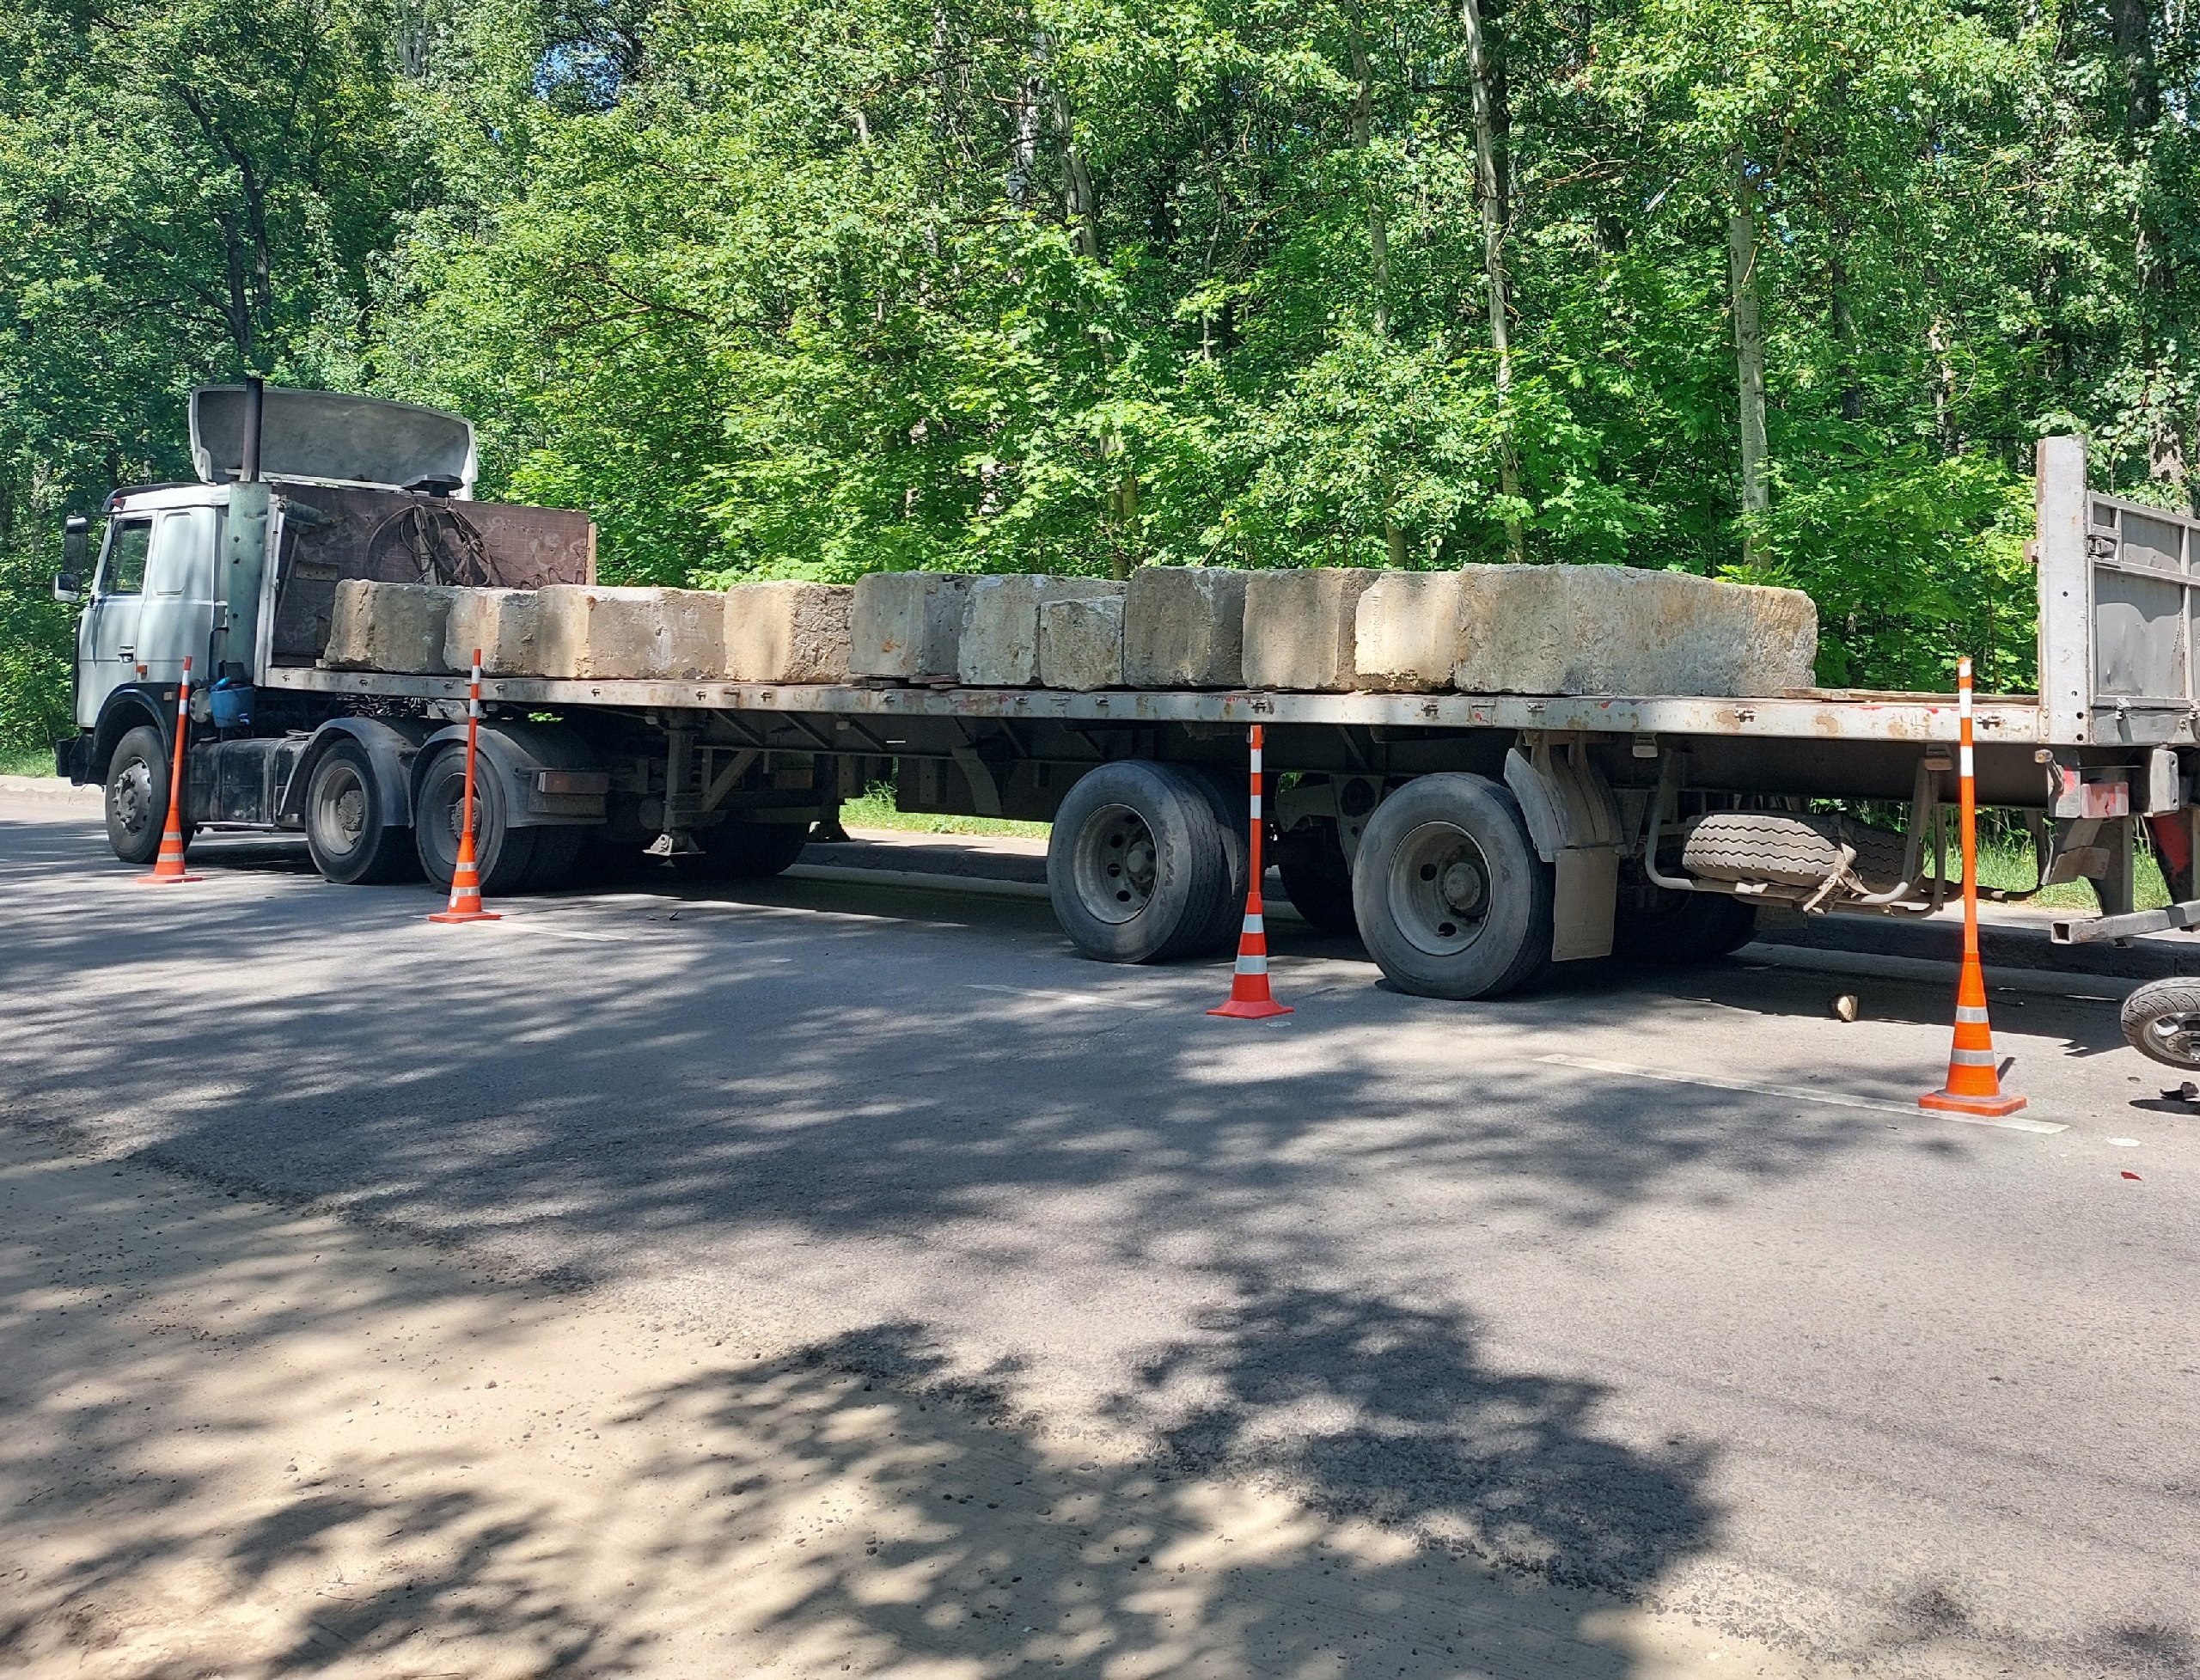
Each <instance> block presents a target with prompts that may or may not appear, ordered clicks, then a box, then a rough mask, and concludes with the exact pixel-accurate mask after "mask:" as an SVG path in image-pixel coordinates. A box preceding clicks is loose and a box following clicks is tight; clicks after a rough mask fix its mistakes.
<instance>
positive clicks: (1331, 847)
mask: <svg viewBox="0 0 2200 1680" xmlns="http://www.w3.org/2000/svg"><path fill="white" fill-rule="evenodd" d="M1275 870H1276V873H1277V874H1278V875H1280V876H1281V877H1283V891H1284V895H1285V896H1286V898H1288V899H1289V900H1290V901H1291V907H1292V909H1294V910H1296V911H1297V912H1298V913H1299V914H1300V915H1302V916H1304V917H1305V919H1306V920H1307V921H1308V923H1309V924H1311V926H1312V927H1313V929H1314V931H1315V932H1317V933H1329V934H1344V933H1351V932H1356V931H1357V930H1358V928H1359V926H1360V924H1359V923H1358V921H1357V920H1355V919H1354V916H1353V911H1352V864H1350V863H1349V862H1347V860H1346V858H1345V855H1344V846H1343V844H1342V843H1341V841H1340V840H1338V839H1337V831H1336V826H1335V824H1334V823H1330V822H1306V823H1301V824H1300V825H1299V827H1298V828H1293V829H1292V830H1291V832H1290V833H1289V834H1286V835H1284V836H1283V838H1282V839H1280V840H1278V841H1277V842H1276V847H1275Z"/></svg>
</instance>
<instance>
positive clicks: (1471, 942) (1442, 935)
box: [1352, 773, 1553, 999]
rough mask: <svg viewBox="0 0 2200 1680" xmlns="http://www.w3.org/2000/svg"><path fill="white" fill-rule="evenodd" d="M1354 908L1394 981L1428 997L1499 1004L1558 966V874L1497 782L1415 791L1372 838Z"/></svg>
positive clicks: (1456, 781)
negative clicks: (1554, 951) (1554, 923)
mask: <svg viewBox="0 0 2200 1680" xmlns="http://www.w3.org/2000/svg"><path fill="white" fill-rule="evenodd" d="M1357 865H1358V866H1357V867H1356V868H1355V869H1354V871H1353V877H1352V902H1353V910H1354V914H1355V916H1356V917H1357V919H1358V920H1359V923H1360V938H1361V940H1362V941H1363V942H1364V943H1365V944H1366V946H1367V951H1368V955H1370V956H1372V957H1373V958H1374V959H1375V961H1376V962H1377V964H1378V966H1379V967H1380V968H1382V970H1383V972H1384V974H1385V975H1387V976H1388V977H1389V978H1390V981H1391V983H1392V984H1394V985H1396V986H1397V987H1399V988H1401V989H1402V990H1403V991H1407V992H1411V993H1416V994H1418V995H1419V996H1421V997H1424V998H1455V999H1469V998H1494V997H1497V996H1499V995H1500V994H1501V993H1506V992H1511V991H1513V990H1516V989H1517V988H1519V987H1522V986H1525V985H1527V984H1528V983H1529V982H1530V981H1533V980H1536V979H1537V978H1539V977H1540V976H1541V975H1542V974H1543V970H1544V968H1546V967H1548V966H1549V962H1550V942H1551V898H1552V891H1553V884H1552V870H1551V867H1550V865H1549V864H1546V863H1545V862H1543V859H1542V858H1539V857H1537V855H1536V848H1535V845H1534V842H1533V841H1531V840H1530V839H1529V838H1528V825H1527V823H1526V822H1525V821H1524V820H1523V819H1522V817H1521V816H1520V807H1519V804H1518V803H1516V802H1515V801H1514V799H1513V797H1512V794H1511V793H1509V792H1508V791H1506V789H1505V788H1504V787H1502V786H1501V785H1499V784H1498V783H1496V782H1493V781H1491V780H1490V779H1488V777H1486V776H1473V775H1467V774H1464V773H1445V774H1442V775H1433V776H1422V777H1420V778H1418V779H1415V780H1413V781H1410V782H1408V783H1407V784H1406V785H1405V786H1403V787H1402V788H1401V789H1399V791H1397V792H1396V793H1394V794H1392V795H1391V796H1390V797H1389V798H1388V799H1386V800H1384V802H1383V803H1382V804H1380V805H1378V806H1377V807H1376V809H1375V814H1374V815H1373V816H1371V817H1370V818H1369V819H1368V821H1367V826H1366V828H1365V829H1364V830H1362V831H1361V834H1360V856H1359V858H1358V859H1357Z"/></svg>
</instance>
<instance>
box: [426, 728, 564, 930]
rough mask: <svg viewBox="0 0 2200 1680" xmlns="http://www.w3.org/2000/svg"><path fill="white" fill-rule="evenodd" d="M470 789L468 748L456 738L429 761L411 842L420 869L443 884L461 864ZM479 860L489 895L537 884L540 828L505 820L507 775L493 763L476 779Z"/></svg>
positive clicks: (484, 888)
mask: <svg viewBox="0 0 2200 1680" xmlns="http://www.w3.org/2000/svg"><path fill="white" fill-rule="evenodd" d="M465 791H466V748H464V747H462V746H459V745H456V744H455V743H454V744H452V745H450V746H447V747H445V748H443V749H442V750H441V751H440V752H438V753H437V754H436V755H435V757H434V758H433V759H432V760H431V761H429V764H428V767H427V769H426V771H425V772H424V773H422V775H421V777H420V785H419V791H418V792H417V793H416V794H415V795H414V796H413V800H412V844H413V849H414V851H415V852H417V853H418V854H419V859H420V869H421V871H422V872H423V873H424V874H425V875H426V876H427V877H428V879H429V880H430V881H431V882H433V883H435V884H436V885H437V886H438V887H448V886H449V885H450V877H451V874H452V871H455V869H456V868H457V867H458V830H459V822H460V816H461V811H462V810H463V809H464V795H465ZM543 832H544V830H542V829H541V828H513V827H511V826H510V823H508V822H506V821H505V813H504V779H503V778H502V777H500V776H498V774H497V773H495V771H494V770H493V769H492V768H491V767H489V766H488V765H486V764H483V765H480V766H479V767H477V768H476V771H475V773H474V868H475V869H476V870H477V871H480V877H481V891H482V893H483V894H484V895H486V896H489V897H495V896H498V895H510V894H512V893H516V892H519V891H522V890H523V889H525V888H527V887H529V886H530V885H532V884H533V883H532V881H531V880H530V878H529V877H531V876H532V875H533V873H534V871H535V846H536V841H537V837H538V836H539V835H541V834H542V833H543Z"/></svg>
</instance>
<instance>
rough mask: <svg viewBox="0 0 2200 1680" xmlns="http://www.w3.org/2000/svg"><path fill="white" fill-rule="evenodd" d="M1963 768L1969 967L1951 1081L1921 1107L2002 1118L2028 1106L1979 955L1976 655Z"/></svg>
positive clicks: (1963, 728) (1966, 689) (1959, 1002)
mask: <svg viewBox="0 0 2200 1680" xmlns="http://www.w3.org/2000/svg"><path fill="white" fill-rule="evenodd" d="M1956 717H1957V724H1956V727H1957V739H1958V742H1959V745H1958V748H1957V752H1958V755H1959V765H1958V768H1959V771H1960V772H1961V774H1962V779H1963V780H1962V801H1963V803H1962V805H1961V807H1960V810H1961V816H1962V819H1963V968H1962V972H1961V973H1960V974H1959V976H1958V977H1957V980H1956V1035H1955V1048H1953V1049H1952V1050H1950V1051H1949V1052H1948V1082H1947V1084H1945V1085H1943V1086H1942V1087H1941V1088H1940V1090H1934V1091H1928V1092H1927V1093H1926V1094H1925V1095H1924V1096H1922V1097H1919V1098H1918V1099H1917V1106H1918V1107H1919V1108H1921V1109H1940V1110H1941V1111H1943V1112H1945V1113H1948V1114H1960V1115H1982V1116H1984V1117H1986V1118H1988V1119H1994V1120H1998V1119H2000V1118H2001V1116H2002V1115H2013V1114H2014V1113H2016V1111H2017V1110H2018V1109H2021V1108H2023V1107H2024V1106H2025V1099H2024V1098H2023V1097H2019V1096H2017V1095H2016V1094H2015V1093H2014V1092H2008V1093H2004V1092H2003V1090H2001V1075H2000V1073H1999V1072H1997V1071H1996V1069H1995V1060H1994V1033H1993V1029H1992V1028H1991V1027H1989V1025H1988V1024H1987V1020H1986V970H1985V968H1983V966H1982V965H1981V964H1980V962H1979V960H1978V789H1977V783H1976V782H1975V781H1974V780H1973V779H1972V743H1971V661H1970V660H1968V659H1964V660H1959V661H1958V662H1957V664H1956Z"/></svg>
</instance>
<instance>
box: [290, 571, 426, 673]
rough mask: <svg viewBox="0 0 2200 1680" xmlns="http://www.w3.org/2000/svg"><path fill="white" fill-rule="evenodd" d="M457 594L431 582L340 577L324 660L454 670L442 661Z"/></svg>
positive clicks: (368, 667)
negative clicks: (373, 581) (378, 580)
mask: <svg viewBox="0 0 2200 1680" xmlns="http://www.w3.org/2000/svg"><path fill="white" fill-rule="evenodd" d="M459 593H460V592H459V591H458V590H453V589H444V588H442V587H441V586H439V585H437V584H432V583H370V582H369V581H368V580H367V579H365V578H364V577H345V578H342V579H339V581H338V583H337V585H336V604H335V607H334V608H333V610H332V611H331V612H330V614H329V619H328V645H327V649H326V650H324V651H323V652H322V654H321V663H322V664H324V665H332V666H335V667H337V668H338V669H345V670H361V671H400V672H406V673H417V674H420V675H442V674H443V673H444V672H446V671H449V670H450V669H455V668H454V667H452V666H450V665H449V664H447V663H445V660H444V657H443V632H444V628H445V626H446V623H447V622H448V620H449V617H450V610H451V603H452V602H453V601H455V599H456V598H457V596H458V595H459Z"/></svg>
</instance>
